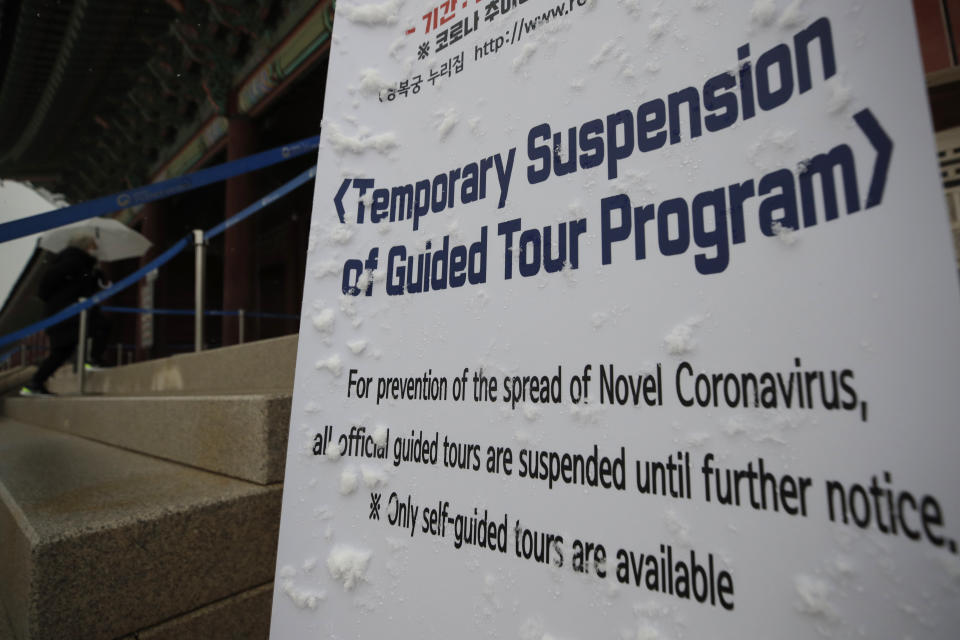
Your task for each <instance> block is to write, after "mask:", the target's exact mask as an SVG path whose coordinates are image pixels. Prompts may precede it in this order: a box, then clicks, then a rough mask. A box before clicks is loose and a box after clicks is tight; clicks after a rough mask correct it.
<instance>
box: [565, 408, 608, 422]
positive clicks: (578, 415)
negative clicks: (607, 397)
mask: <svg viewBox="0 0 960 640" xmlns="http://www.w3.org/2000/svg"><path fill="white" fill-rule="evenodd" d="M568 406H569V408H570V415H571V417H573V420H574V422H578V423H580V424H584V425H597V424H600V412H601V411H602V409H601V408H600V406H599V405H582V404H571V405H568Z"/></svg>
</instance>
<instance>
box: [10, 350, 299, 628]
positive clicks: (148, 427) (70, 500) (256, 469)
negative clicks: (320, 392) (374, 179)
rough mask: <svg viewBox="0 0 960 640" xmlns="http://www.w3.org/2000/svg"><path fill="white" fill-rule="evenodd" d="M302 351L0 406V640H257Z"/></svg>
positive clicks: (158, 370) (245, 355)
mask: <svg viewBox="0 0 960 640" xmlns="http://www.w3.org/2000/svg"><path fill="white" fill-rule="evenodd" d="M296 347H297V341H296V336H288V337H285V338H278V339H274V340H266V341H262V342H257V343H251V344H248V345H238V346H235V347H227V348H224V349H218V350H213V351H208V352H204V353H201V354H185V355H180V356H174V357H172V358H167V359H164V360H158V361H154V362H147V363H139V364H134V365H129V366H125V367H120V368H117V369H110V370H104V371H99V372H93V373H88V374H87V376H86V378H87V379H86V384H85V388H86V391H87V395H84V396H78V395H69V393H70V392H71V390H73V391H74V393H75V390H76V389H77V388H78V381H77V379H76V378H75V377H74V376H73V374H70V373H67V372H64V373H61V374H58V376H56V377H55V379H53V380H52V381H51V383H50V384H49V386H50V387H51V389H52V390H54V391H56V392H58V393H61V394H63V395H60V396H57V397H54V398H43V397H40V398H38V397H32V398H19V397H6V398H3V399H2V406H0V605H2V610H0V640H14V639H15V640H38V639H46V638H58V639H61V638H140V639H144V640H146V639H160V638H164V639H166V638H178V639H192V638H198V639H199V638H203V639H205V640H206V639H211V638H213V639H217V638H224V639H227V638H229V639H234V638H266V637H267V636H268V634H269V627H270V609H271V600H272V580H273V573H274V568H275V559H276V544H277V532H278V528H279V523H280V499H281V490H282V485H281V482H282V480H283V468H284V459H285V455H286V440H287V429H288V424H289V418H290V397H291V393H292V389H293V372H294V365H295V361H296Z"/></svg>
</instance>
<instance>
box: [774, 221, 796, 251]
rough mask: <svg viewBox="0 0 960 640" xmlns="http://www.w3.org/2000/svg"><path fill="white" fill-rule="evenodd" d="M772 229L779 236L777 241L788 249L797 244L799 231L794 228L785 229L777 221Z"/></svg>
mask: <svg viewBox="0 0 960 640" xmlns="http://www.w3.org/2000/svg"><path fill="white" fill-rule="evenodd" d="M771 229H773V232H774V233H775V234H776V235H777V239H779V240H780V242H782V243H783V244H785V245H787V246H788V247H792V246H793V245H795V244H797V230H796V229H794V228H793V227H785V226H783V225H782V224H781V223H780V221H779V220H777V221H776V222H774V223H773V225H772V226H771Z"/></svg>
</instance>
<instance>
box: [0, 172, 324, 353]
mask: <svg viewBox="0 0 960 640" xmlns="http://www.w3.org/2000/svg"><path fill="white" fill-rule="evenodd" d="M316 175H317V169H316V167H311V168H310V169H308V170H307V171H304V172H303V173H301V174H300V175H298V176H297V177H296V178H294V179H293V180H291V181H290V182H288V183H286V184H285V185H283V186H282V187H280V188H279V189H276V190H275V191H273V192H271V193H269V194H267V195H266V196H264V197H263V198H261V199H260V200H258V201H257V202H254V203H253V204H252V205H250V206H249V207H247V208H246V209H244V210H243V211H240V212H239V213H237V214H236V215H234V216H233V217H231V218H229V219H228V220H225V221H224V222H222V223H220V224H218V225H217V226H216V227H214V228H213V229H210V230H209V231H207V232H205V233H204V239H205V240H206V239H209V238H212V237H215V236H217V235H219V234H220V233H223V231H224V230H226V229H227V228H228V227H231V226H233V225H234V224H236V223H237V222H239V221H241V220H243V219H244V218H247V217H249V216H251V215H252V214H254V213H256V212H257V211H259V210H260V209H263V208H264V207H266V206H267V205H269V204H271V203H273V202H275V201H276V200H278V199H279V198H282V197H283V196H285V195H287V194H288V193H290V192H291V191H293V190H294V189H296V188H297V187H299V186H301V185H303V184H305V183H306V182H308V181H309V180H311V179H312V178H313V177H314V176H316ZM190 244H193V234H192V233H191V234H190V235H187V236H185V237H183V238H181V239H180V240H178V241H177V242H176V243H175V244H174V245H173V246H172V247H170V248H169V249H167V250H166V251H164V252H163V253H161V254H160V255H159V256H157V257H156V258H154V259H153V260H151V261H150V262H149V263H148V264H146V265H144V266H142V267H140V268H139V269H137V270H136V271H134V272H133V273H131V274H130V275H128V276H127V277H126V278H123V279H122V280H120V281H119V282H116V283H114V285H113V286H111V287H109V288H107V289H104V290H103V291H100V292H99V293H97V294H95V295H93V296H91V297H90V298H88V299H86V300H84V301H83V302H77V303H74V304H72V305H70V306H69V307H66V308H65V309H62V310H61V311H59V312H57V313H55V314H53V315H52V316H50V317H49V318H44V319H43V320H40V321H39V322H35V323H33V324H32V325H30V326H28V327H24V328H23V329H20V330H19V331H14V332H13V333H8V334H7V335H5V336H0V347H5V346H6V345H8V344H10V343H12V342H16V341H18V340H22V339H23V338H26V337H27V336H31V335H33V334H34V333H37V332H38V331H43V330H44V329H46V328H47V327H52V326H53V325H55V324H59V323H60V322H63V321H64V320H67V319H69V318H72V317H73V316H75V315H77V314H78V313H80V312H81V311H83V310H84V309H89V308H90V307H92V306H94V305H97V304H100V303H101V302H103V301H104V300H106V299H108V298H110V297H111V296H113V295H114V294H116V293H119V292H120V291H123V290H124V289H126V288H127V287H129V286H130V285H132V284H134V283H136V282H137V281H138V280H140V278H143V277H144V276H146V275H147V274H148V273H150V272H151V271H153V270H154V269H159V268H160V267H162V266H163V265H165V264H166V263H168V262H170V261H171V260H173V258H174V257H175V256H176V255H177V254H178V253H180V252H181V251H183V250H184V249H185V248H186V247H187V246H188V245H190ZM254 313H255V312H254ZM190 314H191V315H192V314H193V312H192V311H191V312H190ZM264 317H267V316H264Z"/></svg>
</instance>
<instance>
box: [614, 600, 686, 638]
mask: <svg viewBox="0 0 960 640" xmlns="http://www.w3.org/2000/svg"><path fill="white" fill-rule="evenodd" d="M633 613H634V615H636V617H637V631H636V634H630V635H626V634H625V635H624V636H623V637H624V638H631V637H632V638H636V640H661V639H663V638H678V637H683V636H684V633H683V626H684V624H683V622H682V621H681V620H678V618H677V613H676V610H675V609H673V608H671V607H668V606H667V605H665V604H660V603H658V602H656V601H654V600H650V601H648V602H638V603H637V604H635V605H633Z"/></svg>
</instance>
